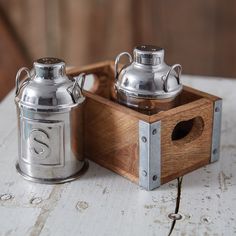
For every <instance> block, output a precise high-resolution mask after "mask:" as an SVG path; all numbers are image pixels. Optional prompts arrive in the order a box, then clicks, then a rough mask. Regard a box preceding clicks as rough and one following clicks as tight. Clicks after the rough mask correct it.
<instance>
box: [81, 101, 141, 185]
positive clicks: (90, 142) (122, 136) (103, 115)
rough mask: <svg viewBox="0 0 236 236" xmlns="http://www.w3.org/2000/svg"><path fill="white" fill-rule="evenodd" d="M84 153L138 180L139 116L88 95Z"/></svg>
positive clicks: (131, 178) (132, 179) (105, 165)
mask: <svg viewBox="0 0 236 236" xmlns="http://www.w3.org/2000/svg"><path fill="white" fill-rule="evenodd" d="M84 120H85V121H86V122H84V137H85V140H84V153H85V156H86V157H87V158H89V159H91V160H93V161H95V162H96V163H98V164H100V165H102V166H104V167H106V168H108V169H110V170H112V171H114V172H116V173H118V174H120V175H123V176H125V177H127V178H129V179H130V180H131V181H135V182H137V181H138V165H139V157H138V156H139V154H138V137H139V134H138V132H139V129H138V125H139V122H138V119H137V118H135V117H132V116H130V115H129V114H125V113H123V112H120V111H117V110H115V109H113V108H112V107H109V106H108V105H106V104H102V103H100V102H98V101H95V100H93V99H91V98H89V97H87V99H86V102H85V106H84Z"/></svg>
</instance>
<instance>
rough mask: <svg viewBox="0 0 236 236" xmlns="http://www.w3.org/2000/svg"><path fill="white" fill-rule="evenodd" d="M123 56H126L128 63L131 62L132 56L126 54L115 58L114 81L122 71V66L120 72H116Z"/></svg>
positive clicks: (123, 53)
mask: <svg viewBox="0 0 236 236" xmlns="http://www.w3.org/2000/svg"><path fill="white" fill-rule="evenodd" d="M125 55H126V56H128V58H129V62H130V63H131V62H132V61H133V59H132V56H131V55H130V54H129V53H128V52H122V53H120V54H119V55H118V56H117V57H116V60H115V81H116V80H117V79H118V76H119V74H120V72H121V71H122V70H123V69H124V66H123V68H121V70H120V71H119V72H118V64H119V61H120V58H121V57H122V56H125Z"/></svg>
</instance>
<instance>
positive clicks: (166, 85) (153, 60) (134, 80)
mask: <svg viewBox="0 0 236 236" xmlns="http://www.w3.org/2000/svg"><path fill="white" fill-rule="evenodd" d="M133 54H134V59H132V57H131V55H130V54H129V53H127V52H123V53H121V54H119V55H118V56H117V58H116V62H115V77H116V83H115V86H116V89H117V90H118V92H119V91H121V92H123V93H125V94H126V95H127V96H132V97H136V98H146V99H166V98H174V97H175V96H177V95H178V94H179V93H180V92H181V90H182V84H181V83H180V76H181V69H182V68H181V65H179V64H175V65H173V66H168V65H166V64H165V62H164V49H163V48H160V47H156V46H150V45H143V46H137V47H136V48H135V49H134V51H133ZM123 55H126V56H128V57H129V60H130V63H129V64H127V65H125V66H124V67H123V68H122V69H121V70H120V72H118V63H119V60H120V57H121V56H123Z"/></svg>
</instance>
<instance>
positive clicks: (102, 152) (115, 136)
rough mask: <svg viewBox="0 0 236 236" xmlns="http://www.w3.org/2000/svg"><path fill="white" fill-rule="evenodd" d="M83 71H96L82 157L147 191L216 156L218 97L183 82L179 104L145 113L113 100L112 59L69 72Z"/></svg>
mask: <svg viewBox="0 0 236 236" xmlns="http://www.w3.org/2000/svg"><path fill="white" fill-rule="evenodd" d="M81 72H85V73H86V74H92V75H94V77H91V78H92V80H93V86H92V87H91V88H90V91H86V92H85V95H86V102H85V105H84V120H83V121H84V125H83V127H84V155H85V156H86V157H87V158H89V159H90V160H92V161H94V162H96V163H98V164H99V165H101V166H103V167H105V168H108V169H110V170H112V171H114V172H116V173H118V174H120V175H122V176H124V177H126V178H128V179H129V180H131V181H133V182H136V183H138V184H139V185H140V186H142V187H144V188H145V189H148V190H151V189H154V188H156V187H158V186H160V185H161V184H163V183H166V182H168V181H170V180H173V179H175V178H177V177H179V176H182V175H184V174H186V173H188V172H190V171H193V170H195V169H197V168H200V167H202V166H204V165H206V164H208V163H211V162H214V161H216V160H218V158H219V144H220V125H221V109H222V108H221V106H222V100H221V99H220V98H218V97H216V96H213V95H210V94H207V93H204V92H201V91H198V90H196V89H193V88H190V87H186V86H184V88H183V92H182V93H181V95H180V96H179V97H178V105H177V106H176V107H174V108H172V109H170V110H167V111H161V112H159V113H157V114H154V115H146V114H143V113H140V112H138V111H135V110H133V109H130V108H128V107H126V106H123V105H120V104H118V103H117V102H116V101H114V100H113V99H112V97H113V96H112V95H114V90H113V85H114V63H113V62H112V61H107V62H102V63H97V64H93V65H90V66H85V67H83V68H76V69H73V70H71V71H70V73H69V74H70V75H72V76H76V75H78V74H79V73H81ZM86 83H88V84H89V76H88V80H87V78H86Z"/></svg>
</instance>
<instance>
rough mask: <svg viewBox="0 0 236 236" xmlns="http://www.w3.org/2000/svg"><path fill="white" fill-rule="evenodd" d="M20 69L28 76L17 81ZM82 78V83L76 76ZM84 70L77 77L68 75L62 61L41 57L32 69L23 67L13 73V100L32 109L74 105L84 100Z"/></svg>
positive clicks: (59, 107)
mask: <svg viewBox="0 0 236 236" xmlns="http://www.w3.org/2000/svg"><path fill="white" fill-rule="evenodd" d="M22 71H25V72H26V73H27V79H25V80H24V81H23V82H22V83H21V84H19V78H20V74H21V72H22ZM80 78H82V83H81V86H80V85H79V81H78V80H79V79H80ZM83 81H84V74H82V75H81V76H79V77H78V78H77V79H73V78H69V77H68V76H67V75H66V71H65V62H64V61H63V60H61V59H58V58H49V57H47V58H41V59H38V60H37V61H35V62H34V66H33V69H32V70H31V71H29V69H27V68H25V67H23V68H21V69H20V70H19V71H18V73H17V76H16V97H15V100H16V102H18V103H19V104H21V105H23V106H27V107H29V108H31V109H34V110H38V109H40V110H46V111H47V110H55V109H56V110H57V109H64V108H70V107H73V106H76V105H78V104H80V103H82V102H83V101H84V96H83V94H82V86H83Z"/></svg>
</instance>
